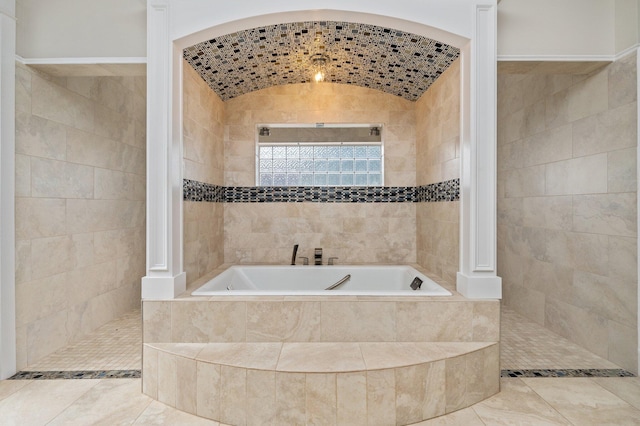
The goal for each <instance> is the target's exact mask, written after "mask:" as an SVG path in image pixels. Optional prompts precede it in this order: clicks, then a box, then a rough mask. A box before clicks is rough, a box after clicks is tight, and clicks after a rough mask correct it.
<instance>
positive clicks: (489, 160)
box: [456, 2, 502, 298]
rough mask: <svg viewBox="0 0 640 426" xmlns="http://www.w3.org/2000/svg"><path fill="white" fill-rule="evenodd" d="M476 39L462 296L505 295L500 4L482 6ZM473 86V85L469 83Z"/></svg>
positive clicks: (468, 75) (465, 158)
mask: <svg viewBox="0 0 640 426" xmlns="http://www.w3.org/2000/svg"><path fill="white" fill-rule="evenodd" d="M475 12H476V15H475V30H474V38H473V40H471V42H470V43H469V45H467V46H465V47H464V48H463V49H461V58H462V72H463V78H462V106H461V107H462V111H463V113H462V120H461V121H462V124H461V126H462V131H461V134H462V150H461V166H462V170H461V188H460V189H461V194H460V196H461V213H460V218H461V220H460V228H461V229H460V272H458V274H457V280H456V286H457V290H458V292H459V293H461V294H462V295H464V296H466V297H474V298H478V297H480V298H500V297H502V282H501V279H500V278H499V277H498V276H497V275H496V273H497V261H496V258H497V255H496V210H497V208H496V202H497V196H496V181H497V177H496V176H497V159H496V157H497V156H496V150H497V148H496V115H497V113H496V106H497V101H496V90H497V83H496V72H497V64H496V32H497V30H496V28H497V19H496V17H497V6H496V3H495V2H493V3H488V4H478V5H476V11H475ZM467 81H468V82H469V83H468V86H467V83H466V82H467Z"/></svg>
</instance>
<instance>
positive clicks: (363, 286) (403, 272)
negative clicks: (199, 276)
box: [191, 265, 451, 296]
mask: <svg viewBox="0 0 640 426" xmlns="http://www.w3.org/2000/svg"><path fill="white" fill-rule="evenodd" d="M336 284H337V286H336V287H335V288H334V289H331V290H329V289H328V288H330V287H332V286H335V285H336ZM412 287H415V288H416V289H415V290H414V289H413V288H412ZM191 295H192V296H250V295H256V296H262V295H318V296H331V295H340V296H450V295H451V292H449V291H448V290H446V289H444V288H443V287H441V286H440V285H439V284H437V283H435V282H434V281H433V280H431V279H430V278H428V277H427V276H425V275H424V274H421V273H420V272H418V271H417V270H416V269H415V268H413V267H411V266H405V265H401V266H395V265H393V266H386V265H384V266H383V265H379V266H377V265H376V266H363V265H358V266H348V265H339V266H336V265H334V266H262V265H260V266H259V265H250V266H244V265H243V266H240V265H236V266H231V267H230V268H228V269H226V270H225V271H224V272H222V273H221V274H219V275H218V276H216V277H214V278H213V279H211V280H210V281H208V282H206V283H205V284H204V285H203V286H201V287H200V288H198V289H197V290H195V291H194V292H192V293H191Z"/></svg>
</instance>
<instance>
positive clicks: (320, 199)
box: [225, 186, 415, 203]
mask: <svg viewBox="0 0 640 426" xmlns="http://www.w3.org/2000/svg"><path fill="white" fill-rule="evenodd" d="M225 201H226V202H228V203H264V202H284V203H301V202H305V201H306V202H315V203H407V202H408V203H412V202H414V201H415V189H414V188H413V187H407V186H389V187H356V186H328V187H313V186H292V187H278V186H264V187H260V186H258V187H253V186H252V187H233V186H232V187H227V188H225Z"/></svg>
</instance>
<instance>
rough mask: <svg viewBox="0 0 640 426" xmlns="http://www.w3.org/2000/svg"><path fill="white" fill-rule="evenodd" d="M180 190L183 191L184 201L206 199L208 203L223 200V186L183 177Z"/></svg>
mask: <svg viewBox="0 0 640 426" xmlns="http://www.w3.org/2000/svg"><path fill="white" fill-rule="evenodd" d="M182 190H183V192H184V194H183V196H182V197H183V199H184V200H185V201H208V202H210V203H221V202H223V201H224V192H225V188H224V187H223V186H219V185H212V184H210V183H204V182H198V181H196V180H190V179H183V181H182Z"/></svg>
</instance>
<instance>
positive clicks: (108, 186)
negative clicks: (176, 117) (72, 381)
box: [16, 64, 146, 369]
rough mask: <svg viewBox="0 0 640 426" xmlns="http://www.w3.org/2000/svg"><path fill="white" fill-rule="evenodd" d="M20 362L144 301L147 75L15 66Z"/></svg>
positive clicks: (33, 359) (36, 357)
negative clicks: (64, 73)
mask: <svg viewBox="0 0 640 426" xmlns="http://www.w3.org/2000/svg"><path fill="white" fill-rule="evenodd" d="M16 80H17V81H16V83H17V84H16V322H17V366H18V369H20V368H23V367H25V366H27V365H29V364H33V363H34V362H36V361H38V360H39V359H40V358H42V357H43V356H45V355H47V354H49V353H51V352H53V351H55V350H57V349H59V348H60V347H62V346H64V345H66V344H68V343H71V342H74V341H76V340H78V339H79V338H80V337H82V336H83V335H85V334H87V333H88V332H90V331H92V330H94V329H95V328H98V327H99V326H101V325H102V324H104V323H106V322H108V321H110V320H112V319H114V318H117V317H119V316H121V315H123V314H124V313H126V312H128V311H130V310H132V309H134V308H136V307H139V306H140V279H141V277H142V276H143V275H144V274H145V161H146V154H145V140H146V133H145V132H146V130H145V129H146V118H145V114H146V100H145V98H146V93H145V91H146V83H145V79H144V78H140V77H91V78H90V77H86V78H80V77H74V78H54V77H51V76H48V75H46V74H43V73H39V72H36V71H33V70H31V69H29V68H28V67H26V66H23V65H20V64H18V65H17V67H16Z"/></svg>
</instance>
